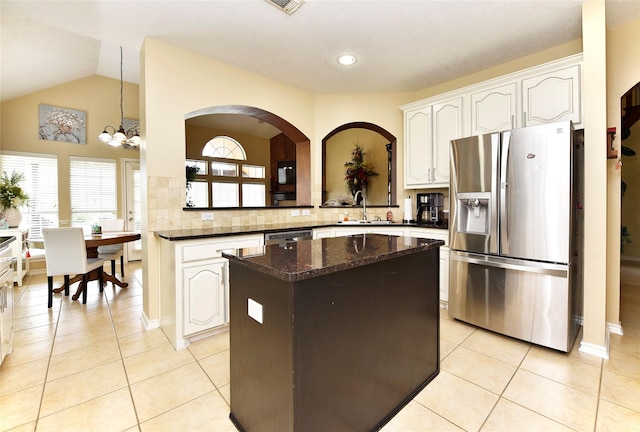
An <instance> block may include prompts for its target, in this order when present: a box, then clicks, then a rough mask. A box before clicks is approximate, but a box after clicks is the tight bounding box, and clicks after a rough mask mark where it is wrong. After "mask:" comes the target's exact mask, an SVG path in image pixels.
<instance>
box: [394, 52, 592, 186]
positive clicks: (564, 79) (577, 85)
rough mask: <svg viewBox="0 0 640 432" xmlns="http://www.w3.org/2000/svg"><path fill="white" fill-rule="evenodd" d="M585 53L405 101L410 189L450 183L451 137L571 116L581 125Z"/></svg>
mask: <svg viewBox="0 0 640 432" xmlns="http://www.w3.org/2000/svg"><path fill="white" fill-rule="evenodd" d="M581 64H582V55H581V54H578V55H574V56H570V57H567V58H564V59H561V60H557V61H553V62H550V63H545V64H543V65H541V66H537V67H533V68H529V69H525V70H522V71H519V72H516V73H513V74H509V75H505V76H503V77H499V78H496V79H492V80H489V81H485V82H482V83H479V84H475V85H472V86H469V87H465V88H462V89H459V90H456V91H453V92H449V93H445V94H442V95H438V96H434V97H431V98H429V99H425V100H421V101H418V102H413V103H411V104H408V105H404V106H402V107H401V109H402V110H403V111H404V125H405V143H404V149H405V171H404V173H405V181H404V187H405V188H406V189H423V188H434V187H438V188H441V187H448V186H449V142H450V141H451V140H452V139H456V138H462V137H465V136H470V135H482V134H486V133H491V132H500V131H504V130H509V129H515V128H521V127H526V126H534V125H539V124H545V123H554V122H559V121H565V120H571V121H573V125H574V127H575V128H576V129H582V128H583V127H584V125H583V124H582V92H581V85H582V84H581Z"/></svg>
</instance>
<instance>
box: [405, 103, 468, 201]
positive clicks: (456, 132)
mask: <svg viewBox="0 0 640 432" xmlns="http://www.w3.org/2000/svg"><path fill="white" fill-rule="evenodd" d="M462 104H463V101H462V98H461V97H458V98H452V99H449V100H441V101H437V102H434V103H433V104H429V105H426V106H420V107H417V108H415V109H413V110H411V109H409V110H407V111H405V148H404V157H405V184H404V187H405V189H419V188H434V187H448V186H449V141H451V140H452V139H455V138H459V137H460V136H462V106H463V105H462Z"/></svg>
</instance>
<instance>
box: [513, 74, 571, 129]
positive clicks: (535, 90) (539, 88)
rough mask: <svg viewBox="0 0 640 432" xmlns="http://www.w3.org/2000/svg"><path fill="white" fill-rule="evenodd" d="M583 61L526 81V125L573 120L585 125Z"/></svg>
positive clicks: (523, 106) (524, 84) (523, 81)
mask: <svg viewBox="0 0 640 432" xmlns="http://www.w3.org/2000/svg"><path fill="white" fill-rule="evenodd" d="M580 95H581V91H580V64H575V65H571V66H567V67H564V68H561V69H557V70H553V71H550V72H546V73H541V74H539V75H536V76H532V77H531V78H525V79H523V80H522V111H523V113H522V114H523V115H522V118H523V124H522V126H534V125H539V124H544V123H553V122H559V121H565V120H571V121H572V122H573V124H574V127H576V126H581V125H582V109H581V103H580Z"/></svg>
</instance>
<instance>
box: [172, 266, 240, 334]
mask: <svg viewBox="0 0 640 432" xmlns="http://www.w3.org/2000/svg"><path fill="white" fill-rule="evenodd" d="M228 265H229V263H228V261H227V259H226V258H219V259H216V260H212V261H209V262H204V263H198V264H197V265H194V266H188V267H184V268H183V269H182V289H183V304H182V307H183V316H184V335H185V336H189V335H192V334H195V333H199V332H201V331H203V330H209V329H211V328H213V327H218V326H221V325H224V324H226V322H227V314H226V309H227V308H226V304H227V302H226V286H227V283H226V281H227V274H228V272H227V269H228Z"/></svg>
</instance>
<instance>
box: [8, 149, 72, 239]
mask: <svg viewBox="0 0 640 432" xmlns="http://www.w3.org/2000/svg"><path fill="white" fill-rule="evenodd" d="M0 165H1V167H0V168H1V169H2V170H3V171H6V172H7V174H9V175H11V173H12V171H17V172H22V173H23V174H24V176H25V179H24V181H23V182H21V183H20V186H21V187H22V189H23V190H24V191H25V193H26V194H27V195H28V196H29V201H28V205H26V206H22V207H21V208H20V213H22V223H21V225H20V228H26V229H28V230H29V238H42V228H46V227H57V226H58V225H59V222H60V219H59V214H58V210H59V206H58V156H57V155H55V154H47V153H27V152H13V151H3V152H0ZM36 166H40V169H36ZM39 177H42V178H41V179H40V178H39Z"/></svg>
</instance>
